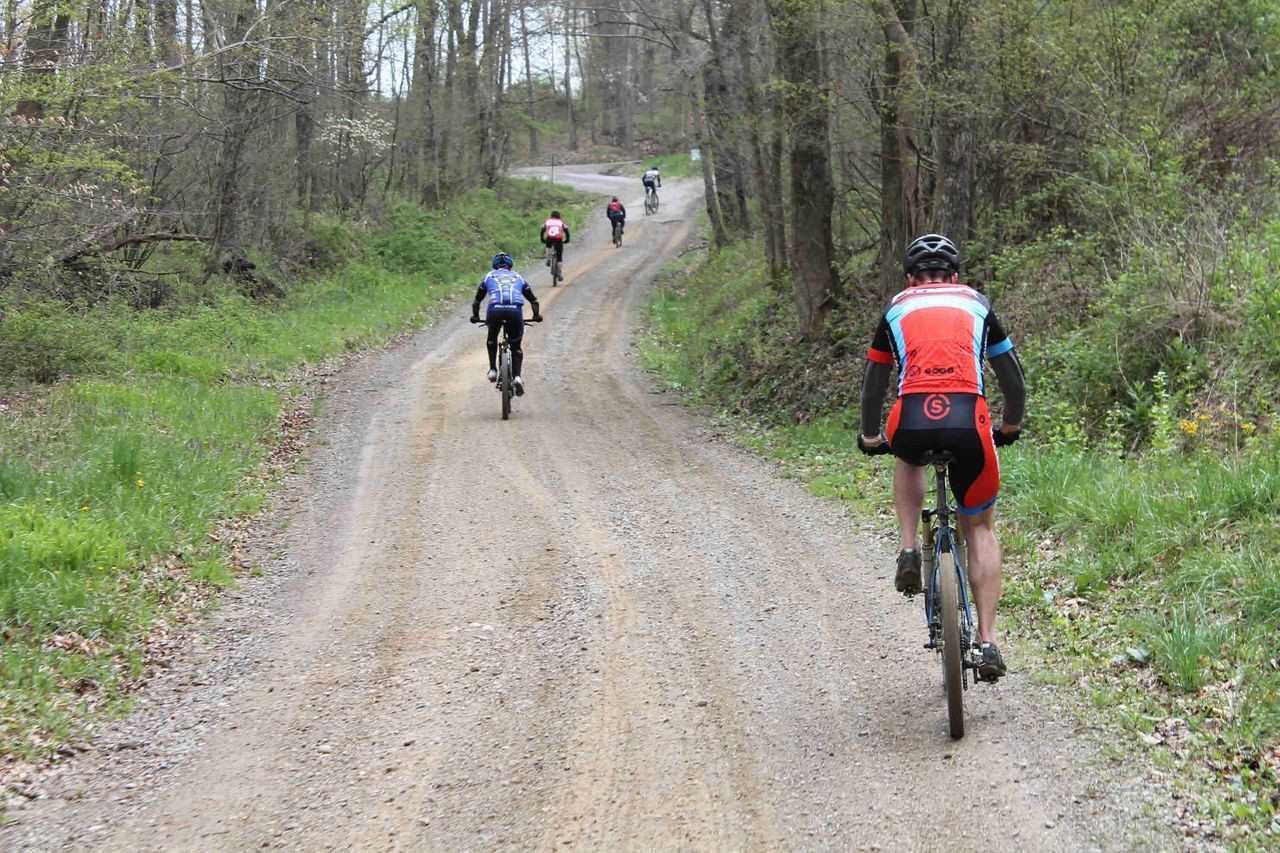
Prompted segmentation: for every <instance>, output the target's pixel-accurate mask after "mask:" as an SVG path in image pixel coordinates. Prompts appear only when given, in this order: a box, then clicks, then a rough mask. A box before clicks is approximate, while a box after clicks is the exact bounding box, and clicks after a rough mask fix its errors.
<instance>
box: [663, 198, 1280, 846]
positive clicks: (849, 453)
mask: <svg viewBox="0 0 1280 853" xmlns="http://www.w3.org/2000/svg"><path fill="white" fill-rule="evenodd" d="M1226 254H1227V256H1228V257H1229V258H1230V261H1229V262H1228V263H1227V264H1226V265H1225V266H1224V269H1223V272H1222V278H1221V286H1220V287H1218V288H1211V289H1210V293H1209V294H1208V295H1207V297H1206V299H1207V302H1206V304H1204V305H1203V306H1202V307H1201V310H1202V312H1203V316H1204V317H1206V318H1208V317H1212V318H1214V319H1213V322H1215V323H1221V324H1222V325H1223V326H1224V327H1226V328H1231V329H1234V330H1236V331H1235V333H1234V334H1231V335H1223V336H1221V337H1218V336H1213V337H1205V338H1202V339H1200V340H1199V341H1197V342H1196V343H1195V344H1194V345H1189V344H1187V343H1184V342H1183V340H1179V339H1177V338H1174V339H1173V340H1172V341H1166V342H1165V344H1164V345H1163V346H1164V347H1167V348H1161V349H1156V350H1153V349H1152V346H1153V345H1152V344H1151V342H1150V341H1149V340H1144V339H1142V338H1141V337H1138V338H1136V339H1135V337H1132V336H1133V335H1136V333H1137V332H1139V331H1141V330H1147V331H1148V332H1149V331H1150V330H1151V328H1152V327H1153V325H1155V326H1158V324H1159V322H1160V314H1159V312H1158V309H1157V307H1155V306H1159V305H1161V304H1167V303H1166V299H1167V294H1166V293H1163V292H1161V290H1160V289H1159V288H1145V289H1144V288H1141V287H1140V286H1139V284H1138V283H1137V282H1136V281H1135V280H1134V279H1133V278H1132V277H1131V276H1128V275H1125V274H1120V275H1118V276H1117V277H1116V279H1114V280H1110V281H1107V280H1096V281H1094V282H1092V284H1091V286H1090V288H1089V289H1090V291H1091V292H1092V293H1093V294H1095V302H1094V305H1095V307H1094V310H1093V311H1092V312H1091V313H1090V314H1087V315H1086V316H1084V317H1082V318H1081V319H1080V321H1079V323H1078V324H1072V325H1070V326H1064V325H1058V326H1056V327H1055V326H1052V325H1049V324H1048V323H1047V321H1046V320H1045V318H1044V317H1034V316H1028V315H1030V314H1032V312H1033V308H1034V306H1033V305H1030V304H1028V303H1026V302H1024V301H1020V300H1019V298H1018V296H1017V288H1018V286H1019V282H1020V279H1016V278H1008V279H1005V278H1001V279H998V280H997V281H995V282H993V283H992V284H991V285H990V287H988V288H987V289H988V290H989V292H992V293H994V294H995V300H996V306H997V309H998V310H999V311H1000V312H1001V315H1002V317H1003V318H1004V319H1005V320H1006V323H1007V325H1008V326H1009V328H1010V329H1011V331H1012V333H1013V334H1014V336H1015V338H1016V341H1017V343H1018V344H1019V350H1020V352H1021V353H1022V357H1023V359H1024V362H1025V363H1026V365H1027V371H1028V378H1029V382H1030V385H1031V400H1030V402H1029V406H1028V418H1027V421H1026V425H1027V428H1028V429H1027V438H1026V440H1024V441H1023V442H1020V443H1019V444H1017V445H1015V446H1013V447H1011V448H1009V449H1007V450H1004V451H1002V453H1001V471H1002V479H1003V487H1002V499H1001V503H1000V518H1001V531H1002V539H1003V544H1004V546H1005V550H1006V553H1007V559H1008V566H1007V579H1008V581H1007V584H1006V588H1005V592H1004V598H1003V608H1004V609H1003V611H1002V619H1001V621H1002V624H1001V626H1000V627H1001V630H1002V631H1003V632H1005V633H1006V634H1007V635H1010V636H1012V637H1014V638H1015V639H1014V640H1013V642H1011V643H1010V652H1011V655H1010V657H1011V664H1012V666H1013V669H1014V671H1015V672H1020V673H1023V674H1026V675H1027V676H1028V677H1031V678H1033V679H1035V680H1039V681H1044V682H1051V683H1054V684H1058V685H1060V686H1061V687H1062V688H1063V689H1065V690H1069V691H1074V692H1075V693H1076V695H1077V696H1078V698H1079V703H1080V707H1081V713H1082V715H1083V716H1084V718H1085V719H1087V720H1089V721H1091V722H1092V723H1095V724H1097V725H1099V726H1100V728H1101V731H1102V733H1103V734H1102V737H1101V740H1102V742H1103V743H1105V744H1107V748H1108V749H1111V750H1114V755H1115V757H1116V758H1117V760H1125V758H1126V757H1127V756H1130V755H1132V754H1133V753H1134V752H1135V751H1141V752H1143V753H1146V754H1147V755H1148V756H1149V757H1150V758H1151V760H1152V763H1153V766H1154V767H1156V768H1157V772H1159V773H1160V774H1161V775H1162V776H1163V777H1164V781H1165V783H1166V784H1167V785H1168V786H1169V787H1170V789H1171V790H1173V791H1174V792H1176V793H1177V795H1178V796H1179V797H1180V798H1181V799H1180V800H1179V802H1181V803H1183V804H1184V805H1183V811H1182V813H1181V814H1178V815H1174V816H1166V817H1168V818H1169V819H1171V820H1174V821H1176V822H1177V823H1179V824H1180V825H1181V826H1182V827H1183V828H1184V829H1185V830H1186V831H1187V832H1188V833H1190V834H1193V835H1196V836H1200V837H1203V838H1205V839H1217V840H1219V841H1227V842H1229V843H1231V844H1241V845H1243V846H1246V847H1252V846H1267V845H1269V844H1271V843H1274V839H1275V837H1276V834H1277V832H1280V821H1278V820H1277V804H1278V803H1280V657H1277V654H1278V653H1277V645H1276V637H1277V636H1280V546H1277V544H1276V543H1277V542H1278V541H1280V537H1278V536H1277V534H1280V434H1277V432H1276V431H1275V429H1274V427H1275V424H1274V422H1273V408H1272V401H1273V400H1274V399H1275V394H1276V390H1277V387H1276V380H1275V379H1274V378H1273V377H1272V373H1273V367H1272V364H1273V362H1272V361H1271V358H1272V356H1270V355H1269V354H1268V352H1269V350H1267V349H1266V348H1261V349H1260V347H1262V340H1261V337H1260V336H1259V330H1260V329H1262V328H1265V326H1264V325H1262V324H1263V323H1264V322H1265V320H1264V319H1262V318H1260V316H1259V312H1262V313H1265V312H1266V311H1267V310H1268V309H1266V308H1265V307H1264V306H1266V305H1268V304H1274V299H1275V296H1274V294H1275V293H1276V292H1277V290H1276V285H1275V284H1274V282H1272V281H1270V280H1269V279H1268V276H1267V275H1266V274H1265V272H1266V271H1267V270H1272V269H1275V268H1277V267H1276V263H1277V261H1280V228H1277V227H1275V223H1273V224H1272V225H1271V226H1269V227H1265V228H1263V229H1261V231H1260V232H1257V233H1255V234H1252V235H1241V236H1240V237H1239V238H1238V239H1237V240H1236V241H1235V242H1234V243H1233V244H1232V245H1231V246H1230V247H1229V249H1228V250H1227V252H1226ZM1010 269H1016V267H1015V266H1014V265H1011V266H1010ZM1228 282H1229V283H1230V284H1228ZM1001 297H1003V298H1001ZM1140 297H1141V298H1140ZM789 299H790V294H789V292H787V291H786V290H784V289H783V288H781V287H777V286H773V285H771V284H770V282H769V278H768V276H767V272H766V265H765V260H764V257H763V253H762V252H761V251H760V250H759V249H758V248H757V247H756V246H755V245H753V244H749V243H737V244H734V245H731V246H729V247H728V248H726V249H724V250H721V251H717V252H713V253H712V254H710V255H709V256H706V255H701V254H698V253H691V254H689V255H686V256H685V257H684V258H683V259H682V260H681V261H680V262H678V265H677V266H676V267H675V269H674V270H672V271H671V274H669V275H668V276H667V277H666V279H665V281H664V283H663V284H662V285H661V287H660V288H659V289H658V290H657V291H656V292H655V293H654V295H653V297H652V300H651V302H650V318H651V331H650V334H649V336H648V338H647V339H646V342H645V344H644V346H643V347H642V352H643V356H644V358H645V360H646V362H647V364H648V365H649V366H650V367H651V368H652V369H654V370H655V371H657V372H658V373H659V374H660V375H662V376H663V377H665V379H666V380H667V381H668V382H669V383H671V384H672V385H674V386H677V387H679V388H681V389H684V390H685V391H687V392H689V393H691V394H692V395H693V396H694V397H695V398H696V399H698V400H700V401H702V402H704V403H708V404H710V405H713V406H715V407H717V408H719V409H720V410H721V411H722V412H723V414H724V417H725V418H726V419H727V420H730V421H734V422H737V423H738V424H739V426H740V428H741V435H742V437H743V440H744V441H746V442H747V443H748V444H750V445H752V446H754V447H756V448H757V449H759V450H760V451H761V452H763V453H766V454H767V455H770V456H771V457H773V458H776V459H778V460H781V461H782V462H784V463H785V465H786V470H787V471H789V472H790V473H791V475H793V476H796V477H799V478H802V479H804V480H805V481H806V482H807V483H808V484H809V487H810V489H811V490H812V491H813V492H814V493H816V494H818V495H820V496H823V497H828V498H831V499H835V500H840V501H843V502H845V503H846V504H848V505H850V506H851V507H853V508H854V509H855V510H857V511H859V512H861V513H876V514H880V515H881V516H882V517H884V518H885V529H886V531H890V530H892V529H893V523H892V522H891V521H890V520H889V517H890V516H891V513H892V483H891V480H890V470H891V467H890V465H889V464H887V463H885V462H883V461H873V460H870V459H868V458H867V457H864V456H862V455H861V454H860V453H859V452H858V451H857V448H856V445H855V438H856V434H857V430H858V424H859V419H858V392H859V388H860V385H861V371H862V365H863V363H864V361H863V359H864V357H865V352H866V346H867V344H868V343H869V341H870V332H871V328H870V324H871V321H872V319H873V318H874V316H875V312H876V310H877V308H878V307H879V306H878V305H866V306H857V309H856V313H854V312H853V310H851V309H852V308H853V306H849V307H848V308H846V309H845V310H844V312H843V313H842V314H840V315H839V316H838V317H837V318H836V319H835V321H834V322H833V323H832V328H831V330H830V333H829V334H828V335H827V336H826V337H825V339H824V340H823V341H821V342H819V343H816V344H807V343H805V342H804V341H803V340H802V338H801V336H800V335H799V334H798V330H797V329H796V327H795V324H794V321H793V320H792V319H791V318H790V317H789V316H788V314H787V313H786V312H785V310H784V309H785V306H786V305H787V302H788V300H789ZM1153 303H1154V305H1153ZM1184 307H1185V306H1181V305H1178V306H1177V307H1176V308H1174V307H1173V306H1171V307H1170V310H1182V309H1183V308H1184ZM1139 318H1140V319H1139ZM1126 325H1128V326H1129V328H1128V329H1126V328H1125V327H1126ZM1126 334H1127V335H1130V336H1131V337H1129V338H1126V337H1125V335H1126ZM1175 356H1176V357H1177V358H1180V359H1181V361H1175V360H1174V357H1175ZM1139 361H1142V362H1144V363H1145V364H1146V367H1145V370H1144V368H1143V367H1140V366H1137V364H1138V362H1139ZM1139 377H1145V378H1141V379H1140V378H1139ZM886 549H887V550H886V553H885V556H884V559H885V562H886V564H888V563H889V562H890V561H891V560H892V553H891V552H890V551H891V549H889V546H886Z"/></svg>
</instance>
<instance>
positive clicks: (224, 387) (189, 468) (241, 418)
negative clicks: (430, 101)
mask: <svg viewBox="0 0 1280 853" xmlns="http://www.w3.org/2000/svg"><path fill="white" fill-rule="evenodd" d="M551 205H558V206H561V207H562V208H564V209H565V210H566V212H569V211H571V213H569V215H570V217H571V223H572V224H577V223H578V222H579V221H581V218H582V208H581V207H579V206H576V205H575V202H574V197H573V195H572V194H571V193H569V192H568V191H566V190H564V189H563V188H557V187H550V186H547V185H545V184H537V183H535V182H519V183H516V182H509V183H502V184H500V185H499V188H498V189H496V190H483V189H482V190H476V191H473V192H472V193H470V194H468V195H466V196H465V197H464V198H462V199H460V200H459V201H458V202H456V203H455V204H453V205H450V206H449V208H448V209H442V210H439V211H436V212H429V213H428V212H422V211H420V210H417V209H415V208H412V207H409V206H404V207H400V208H397V209H394V210H392V211H389V212H388V215H387V218H386V220H385V221H384V222H382V223H381V224H379V225H376V226H375V225H367V226H362V227H357V226H355V225H351V224H342V223H339V222H338V221H337V220H332V219H328V218H323V217H316V218H313V219H312V220H311V221H310V222H309V224H308V227H306V228H302V227H301V226H300V227H299V230H298V238H299V240H300V241H302V242H303V243H304V244H305V254H306V255H307V257H309V258H312V259H316V260H315V261H314V262H303V263H293V264H288V263H287V262H285V261H283V260H279V259H276V260H274V261H273V259H271V258H266V257H261V258H259V259H258V261H259V263H258V265H257V266H258V269H257V270H256V271H255V272H256V275H257V276H258V279H259V280H262V279H263V278H264V277H265V278H267V279H268V280H270V281H272V282H273V283H274V284H273V286H274V288H275V290H274V292H273V294H272V295H270V296H269V297H266V298H259V299H254V298H250V297H249V296H246V295H245V294H244V293H243V292H242V289H241V287H240V286H239V284H238V283H237V282H236V281H235V280H234V279H233V278H229V277H224V276H222V275H217V276H214V277H212V278H209V279H208V280H207V281H203V282H201V280H200V270H199V264H198V262H197V258H196V255H195V254H194V253H192V254H190V255H188V254H186V253H184V252H183V251H181V250H173V251H171V252H169V253H166V254H162V255H159V256H157V257H153V258H152V259H151V262H150V263H149V264H148V266H147V269H146V271H145V272H144V273H142V274H135V275H133V276H130V277H128V278H121V279H120V281H119V287H118V292H116V293H114V294H107V295H100V296H98V297H97V298H96V299H94V300H92V301H86V300H75V299H63V300H57V301H54V300H49V299H42V298H39V297H38V296H37V295H36V294H35V293H33V292H28V291H25V290H24V289H23V288H22V287H21V286H18V285H17V284H15V285H13V286H11V287H10V288H8V289H6V290H5V291H4V292H3V293H2V294H0V308H2V309H3V311H4V314H5V320H4V322H3V323H2V324H0V391H2V392H3V393H0V407H2V408H0V411H2V412H3V414H4V416H5V417H4V420H3V422H0V626H2V627H0V631H2V633H0V754H2V755H3V756H4V760H5V761H6V762H8V763H9V764H10V766H12V765H13V764H15V763H27V762H35V761H39V760H41V759H44V758H46V757H48V756H50V755H51V754H53V753H54V752H56V751H58V750H60V749H67V748H74V747H75V746H76V745H78V744H80V743H82V742H83V741H84V739H85V737H86V735H87V734H88V733H89V732H90V731H91V730H92V726H93V721H94V719H95V715H94V712H95V711H97V710H100V709H103V708H107V709H119V708H121V707H124V706H125V704H126V701H127V696H128V691H129V689H130V687H131V685H133V684H134V683H135V682H136V679H137V678H138V677H139V676H141V675H143V674H144V672H145V670H146V665H147V660H148V655H149V650H151V649H153V648H159V647H162V646H163V645H164V643H165V641H166V638H167V636H168V634H169V632H170V630H171V629H172V626H173V624H174V622H175V620H181V619H182V618H184V617H185V616H187V615H189V614H190V613H191V612H192V611H193V610H194V609H197V608H198V607H199V606H200V605H201V604H202V603H203V602H204V601H205V600H207V598H208V593H210V592H211V591H214V590H216V589H217V588H219V587H222V586H225V585H227V584H229V583H232V582H233V581H234V579H235V578H236V576H237V575H238V574H240V573H242V572H245V571H251V570H252V568H251V567H248V566H245V565H244V564H243V563H242V562H241V558H240V556H239V555H238V554H237V553H236V552H235V550H234V544H235V541H234V537H229V536H227V535H225V534H226V533H227V531H226V530H225V529H224V528H225V527H226V526H227V525H231V526H234V524H235V522H234V519H235V518H236V517H238V516H246V515H252V514H254V513H256V512H257V511H258V510H259V509H260V508H261V507H262V506H263V505H264V502H266V501H268V500H269V499H270V491H271V482H270V480H269V478H265V477H264V476H263V475H264V474H265V473H266V471H265V469H264V463H266V462H267V460H268V458H269V457H270V456H271V455H272V453H273V452H274V450H275V448H276V445H277V443H278V436H279V433H280V432H281V430H286V431H287V429H289V428H292V427H295V426H296V422H297V421H298V420H299V419H302V420H303V421H305V418H306V414H307V409H306V405H305V403H303V402H300V400H305V399H306V394H305V392H306V386H307V374H308V368H309V367H315V366H316V365H321V364H324V363H326V362H330V361H332V360H334V359H340V358H342V357H343V356H344V354H347V353H351V352H354V351H358V350H363V349H368V348H370V347H376V346H378V345H380V344H383V343H385V342H386V341H388V340H389V339H391V338H392V337H394V336H395V335H397V334H398V333H400V332H401V331H402V330H404V329H405V328H406V327H407V326H411V325H415V324H419V323H421V322H422V321H423V320H424V319H425V318H426V317H427V316H428V314H427V313H424V312H425V311H426V310H427V309H430V308H432V307H433V306H438V305H441V304H442V303H444V301H445V300H447V299H463V300H467V299H469V298H470V291H471V290H472V289H474V287H475V284H476V282H477V281H478V280H479V277H480V276H481V275H482V274H483V273H484V271H486V270H487V269H488V261H489V259H490V258H491V257H492V255H493V253H494V252H495V251H497V250H498V249H505V250H507V251H510V252H512V253H513V254H514V255H515V256H516V257H517V258H519V259H521V260H522V261H528V262H530V263H532V262H534V261H535V260H536V259H538V258H540V257H541V252H540V251H539V248H540V247H539V246H538V245H537V231H538V226H539V224H540V222H541V221H542V218H543V217H545V215H546V213H547V211H548V209H549V207H550V206H551ZM460 223H461V225H460ZM318 259H323V269H322V270H314V267H315V266H319V265H320V261H319V260H318ZM308 273H310V274H308ZM156 281H169V282H176V284H169V285H165V291H164V292H165V294H166V297H165V300H164V301H163V303H162V304H161V305H159V306H157V307H143V308H139V307H138V306H137V304H136V301H135V300H134V298H133V297H134V296H135V295H136V294H137V293H138V292H140V291H146V292H154V291H155V289H156V288H157V287H159V285H156V284H155V283H154V282H156Z"/></svg>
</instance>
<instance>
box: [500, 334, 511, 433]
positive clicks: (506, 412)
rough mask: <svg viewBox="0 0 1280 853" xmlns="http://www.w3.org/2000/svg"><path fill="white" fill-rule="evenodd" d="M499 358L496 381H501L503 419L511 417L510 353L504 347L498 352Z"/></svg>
mask: <svg viewBox="0 0 1280 853" xmlns="http://www.w3.org/2000/svg"><path fill="white" fill-rule="evenodd" d="M498 358H499V359H500V360H501V361H500V364H499V366H498V381H499V382H501V383H502V419H503V420H504V421H505V420H507V419H509V418H510V417H511V393H512V388H511V355H510V353H508V352H507V350H506V347H503V349H502V351H501V352H499V353H498Z"/></svg>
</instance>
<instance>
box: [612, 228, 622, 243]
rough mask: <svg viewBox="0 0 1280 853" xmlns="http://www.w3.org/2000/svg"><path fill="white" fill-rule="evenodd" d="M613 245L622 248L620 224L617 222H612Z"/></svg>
mask: <svg viewBox="0 0 1280 853" xmlns="http://www.w3.org/2000/svg"><path fill="white" fill-rule="evenodd" d="M613 245H614V246H616V247H617V248H619V249H621V248H622V226H621V225H619V224H618V223H617V222H615V223H613Z"/></svg>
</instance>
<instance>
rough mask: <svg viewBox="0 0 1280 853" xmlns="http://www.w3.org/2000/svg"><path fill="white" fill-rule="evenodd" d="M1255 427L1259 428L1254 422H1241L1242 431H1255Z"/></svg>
mask: <svg viewBox="0 0 1280 853" xmlns="http://www.w3.org/2000/svg"><path fill="white" fill-rule="evenodd" d="M1255 429H1257V427H1255V426H1254V425H1253V424H1240V431H1241V432H1253V431H1254V430H1255Z"/></svg>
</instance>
